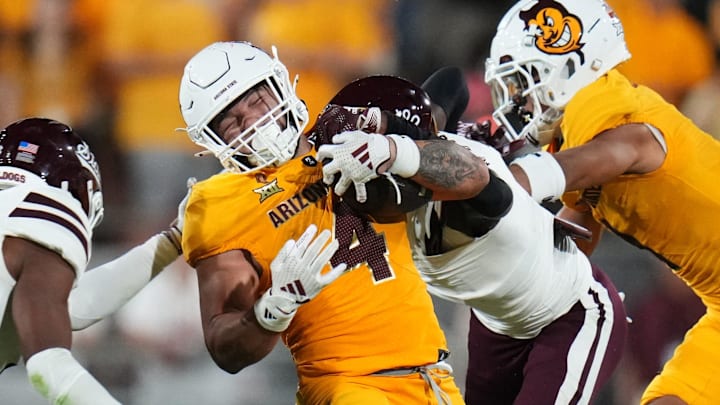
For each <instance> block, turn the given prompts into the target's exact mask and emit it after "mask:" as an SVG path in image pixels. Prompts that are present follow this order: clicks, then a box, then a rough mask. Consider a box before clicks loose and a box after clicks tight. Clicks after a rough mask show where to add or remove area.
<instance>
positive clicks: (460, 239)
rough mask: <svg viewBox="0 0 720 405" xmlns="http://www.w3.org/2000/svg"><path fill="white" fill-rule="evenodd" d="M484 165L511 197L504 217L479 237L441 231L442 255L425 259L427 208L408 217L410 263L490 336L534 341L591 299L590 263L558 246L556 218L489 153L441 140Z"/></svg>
mask: <svg viewBox="0 0 720 405" xmlns="http://www.w3.org/2000/svg"><path fill="white" fill-rule="evenodd" d="M443 135H445V136H447V138H448V139H450V140H453V141H455V142H457V143H459V144H461V145H464V146H466V147H467V148H468V149H470V150H471V151H472V152H473V153H475V154H476V155H478V156H480V157H482V158H484V159H485V161H486V162H487V165H488V167H489V168H490V169H491V170H492V171H493V172H495V174H496V175H497V176H498V177H500V178H501V179H502V180H504V181H505V183H507V184H508V186H509V187H510V188H511V190H512V193H513V202H512V206H511V208H510V209H509V211H508V212H507V213H506V214H505V216H503V217H502V218H501V219H500V220H499V222H498V223H497V225H495V227H494V228H492V229H491V230H490V231H489V232H488V233H486V234H485V235H483V236H481V237H477V238H473V237H469V236H467V235H465V234H463V233H461V232H458V231H456V230H454V229H451V228H449V227H447V226H444V227H443V229H442V246H443V253H441V254H438V255H430V256H428V255H426V254H425V250H424V249H425V236H426V234H427V233H428V232H429V229H430V226H429V218H430V215H429V214H430V211H429V210H432V209H435V210H440V211H441V210H442V202H432V203H430V204H427V205H426V206H424V207H421V208H420V209H418V210H416V211H414V212H412V213H410V214H408V222H407V224H408V236H409V239H410V243H411V244H412V250H413V259H414V261H415V264H416V266H417V268H418V269H419V270H420V272H421V274H422V277H423V279H424V280H425V282H426V283H427V284H428V291H430V293H432V294H433V295H435V296H438V297H440V298H443V299H447V300H450V301H454V302H459V303H464V304H467V305H468V306H470V307H471V308H472V312H473V313H474V315H475V316H476V317H477V318H478V320H479V321H480V322H482V323H483V324H484V325H485V326H486V327H487V328H488V329H490V330H492V331H493V332H496V333H499V334H503V335H507V336H510V337H513V338H518V339H528V338H533V337H535V336H537V334H539V333H540V331H541V330H542V328H544V327H545V326H546V325H548V324H549V323H551V322H552V321H554V320H555V319H557V318H559V317H560V316H562V315H563V314H565V313H566V312H567V311H568V310H569V309H570V308H571V307H572V306H573V305H574V304H575V303H576V302H577V301H578V299H579V297H580V296H581V295H582V294H584V293H586V292H587V291H588V288H589V287H590V285H591V283H592V281H593V278H592V269H591V266H590V262H589V260H588V259H587V257H586V256H585V255H584V254H583V253H582V252H580V251H579V250H578V249H577V247H576V246H575V243H574V242H572V240H571V239H570V237H567V236H565V237H562V238H559V239H557V240H556V235H555V234H554V226H553V225H554V224H553V223H554V219H553V218H554V216H553V215H552V213H550V212H549V211H548V210H546V209H545V208H543V207H542V206H540V205H539V204H537V203H536V202H535V201H534V200H533V199H532V198H531V197H530V195H529V194H528V193H527V192H526V191H525V190H524V189H523V188H522V186H520V185H519V184H518V183H517V182H516V181H515V179H514V177H513V175H512V174H511V173H510V170H509V169H508V168H507V166H506V164H505V162H504V161H503V159H502V157H501V156H500V154H499V153H498V152H497V151H496V150H495V149H493V148H492V147H489V146H487V145H484V144H482V143H479V142H476V141H472V140H468V139H466V138H464V137H461V136H458V135H453V134H443Z"/></svg>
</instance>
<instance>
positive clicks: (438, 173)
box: [411, 139, 490, 200]
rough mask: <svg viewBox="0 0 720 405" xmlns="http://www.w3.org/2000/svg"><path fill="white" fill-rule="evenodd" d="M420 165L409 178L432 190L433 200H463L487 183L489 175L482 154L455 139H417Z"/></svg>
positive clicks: (477, 191)
mask: <svg viewBox="0 0 720 405" xmlns="http://www.w3.org/2000/svg"><path fill="white" fill-rule="evenodd" d="M417 145H418V148H419V149H420V168H419V169H418V172H417V174H415V175H414V176H413V177H411V179H412V180H413V181H415V182H417V183H418V184H420V185H422V186H424V187H426V188H428V189H430V190H432V191H433V199H436V200H465V199H468V198H472V197H474V196H476V195H478V194H479V193H480V192H481V191H482V190H483V189H484V188H485V186H487V184H488V182H489V180H490V175H489V172H488V167H487V165H486V164H485V162H484V161H483V160H482V158H480V157H478V156H476V155H475V154H473V153H472V152H470V151H469V150H467V149H465V148H464V147H462V146H460V145H458V144H456V143H455V142H451V141H446V140H440V139H438V140H428V141H417Z"/></svg>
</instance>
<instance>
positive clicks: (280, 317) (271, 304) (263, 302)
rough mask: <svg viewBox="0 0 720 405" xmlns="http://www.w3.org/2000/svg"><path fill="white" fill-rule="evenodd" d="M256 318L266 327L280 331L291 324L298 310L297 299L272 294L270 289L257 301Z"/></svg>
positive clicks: (272, 330) (255, 307)
mask: <svg viewBox="0 0 720 405" xmlns="http://www.w3.org/2000/svg"><path fill="white" fill-rule="evenodd" d="M254 309H255V319H257V322H258V324H260V326H262V327H263V328H264V329H267V330H269V331H271V332H277V333H280V332H282V331H284V330H285V329H287V328H288V326H290V322H291V321H292V319H293V317H294V316H295V312H296V311H297V304H295V301H293V300H291V299H289V298H287V297H282V296H277V295H272V293H271V292H270V290H268V291H266V292H265V294H263V295H262V297H260V299H259V300H257V301H255V305H254Z"/></svg>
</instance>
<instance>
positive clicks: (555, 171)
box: [510, 151, 566, 203]
mask: <svg viewBox="0 0 720 405" xmlns="http://www.w3.org/2000/svg"><path fill="white" fill-rule="evenodd" d="M510 164H511V165H517V166H520V168H521V169H523V171H524V172H525V175H526V176H527V178H528V182H529V183H530V195H531V196H532V198H533V199H534V200H535V201H537V202H539V203H542V202H546V201H555V200H557V199H558V198H560V196H561V195H563V193H564V192H565V185H566V183H565V173H564V172H563V170H562V167H560V164H559V163H558V161H557V160H555V158H554V157H553V156H552V154H550V153H548V152H545V151H540V152H535V153H530V154H527V155H525V156H522V157H519V158H517V159H515V160H513V161H512V162H510Z"/></svg>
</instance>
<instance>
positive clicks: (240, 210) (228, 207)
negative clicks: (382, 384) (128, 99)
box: [183, 154, 447, 379]
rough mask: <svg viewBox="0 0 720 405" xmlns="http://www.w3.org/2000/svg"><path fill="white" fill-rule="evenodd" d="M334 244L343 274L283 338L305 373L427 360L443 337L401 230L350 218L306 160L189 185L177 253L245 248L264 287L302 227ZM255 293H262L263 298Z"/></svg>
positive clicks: (351, 371)
mask: <svg viewBox="0 0 720 405" xmlns="http://www.w3.org/2000/svg"><path fill="white" fill-rule="evenodd" d="M310 224H316V225H317V226H318V229H320V230H322V229H330V230H332V232H333V235H334V237H335V238H337V239H338V240H339V242H340V249H339V250H338V252H337V253H336V254H335V255H334V256H333V258H332V260H331V261H332V263H333V264H335V265H337V264H338V263H341V262H345V263H347V265H348V271H347V273H346V274H344V275H342V276H341V277H340V278H339V279H338V280H336V281H335V282H333V283H332V284H331V285H329V286H328V287H326V288H325V289H324V290H323V291H322V292H321V293H320V294H319V295H318V296H317V297H316V298H315V299H313V300H312V301H310V302H309V303H306V304H304V305H302V306H301V307H300V309H299V310H298V312H297V314H296V316H295V318H294V319H293V321H292V324H291V325H290V327H289V328H288V329H287V331H285V332H284V334H283V340H284V342H285V344H286V345H287V346H288V348H289V349H290V351H291V353H292V356H293V359H294V361H295V363H296V365H297V368H298V374H299V376H300V378H301V379H302V377H303V376H319V375H326V374H329V373H332V374H340V375H366V374H370V373H373V372H376V371H379V370H383V369H390V368H396V367H403V366H414V365H421V364H428V363H434V362H436V361H437V358H438V350H439V349H443V350H445V349H446V347H447V346H446V342H445V337H444V335H443V332H442V330H441V329H440V326H439V323H438V321H437V318H436V316H435V313H434V310H433V305H432V301H431V299H430V296H429V295H428V293H427V291H426V287H425V284H424V283H423V282H422V280H421V278H420V275H419V273H418V272H417V270H416V269H415V267H414V266H413V264H412V258H411V256H410V249H409V244H408V241H407V237H406V235H405V225H404V223H398V224H387V225H378V224H371V223H369V222H368V221H366V220H363V219H361V218H358V217H356V216H354V215H351V214H350V212H349V211H348V209H347V206H346V205H345V204H343V203H341V202H338V201H337V200H335V199H334V198H333V197H332V196H331V193H330V192H329V188H328V187H327V186H325V185H324V184H323V182H322V170H321V167H320V165H319V164H318V162H317V161H316V160H315V157H314V154H308V155H306V156H302V157H298V158H295V159H293V160H292V161H290V162H288V163H285V164H284V165H282V166H281V167H279V168H266V169H263V170H261V171H259V172H257V173H250V174H237V173H223V174H218V175H215V176H213V177H211V178H210V179H208V180H206V181H203V182H200V183H198V184H196V185H195V186H194V187H193V191H192V195H191V197H190V200H189V202H188V207H187V211H186V214H185V226H184V232H183V250H184V252H185V255H186V259H187V260H188V262H189V263H191V264H194V263H195V262H197V260H199V259H202V258H205V257H208V256H213V255H217V254H220V253H223V252H225V251H228V250H233V249H246V250H248V251H250V252H251V253H252V254H253V256H254V258H255V259H256V260H257V262H258V263H259V264H260V265H261V266H262V268H263V269H264V271H263V275H262V277H261V283H262V284H263V285H264V287H265V288H266V287H269V286H270V280H269V277H270V271H269V269H270V262H271V261H272V260H273V258H274V257H275V255H276V254H277V252H278V251H279V250H280V248H281V247H282V245H283V244H284V243H285V242H286V241H287V240H288V239H291V238H292V239H296V238H298V237H299V236H300V235H302V233H303V232H304V231H305V229H306V228H307V226H308V225H310ZM265 288H263V289H262V290H263V291H264V289H265Z"/></svg>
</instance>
